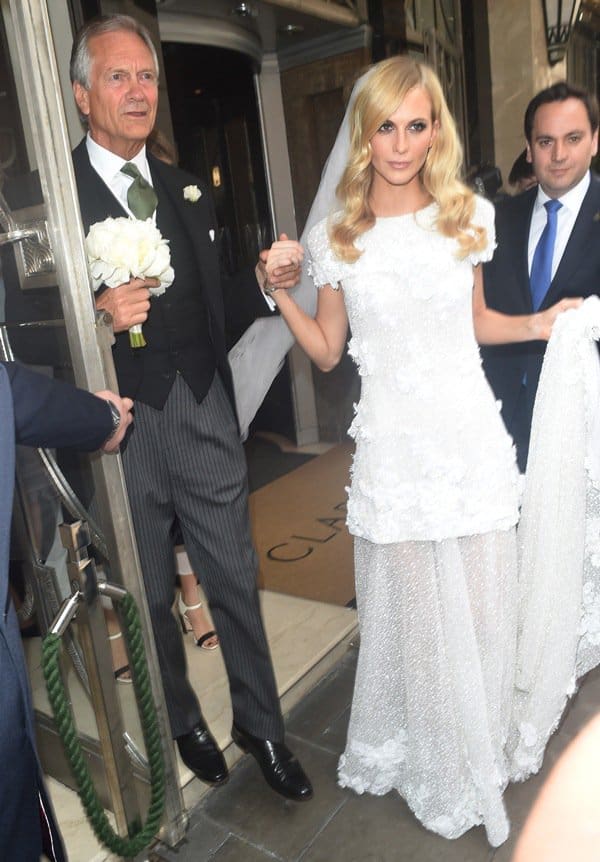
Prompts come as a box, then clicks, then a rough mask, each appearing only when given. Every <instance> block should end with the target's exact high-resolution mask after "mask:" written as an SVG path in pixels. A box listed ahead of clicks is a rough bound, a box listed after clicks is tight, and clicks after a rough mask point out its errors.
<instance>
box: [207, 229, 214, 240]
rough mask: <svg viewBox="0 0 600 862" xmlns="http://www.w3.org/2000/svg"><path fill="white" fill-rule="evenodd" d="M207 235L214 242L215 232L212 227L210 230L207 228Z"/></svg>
mask: <svg viewBox="0 0 600 862" xmlns="http://www.w3.org/2000/svg"><path fill="white" fill-rule="evenodd" d="M208 235H209V237H210V241H211V242H214V241H215V232H214V230H212V228H211V230H209V232H208Z"/></svg>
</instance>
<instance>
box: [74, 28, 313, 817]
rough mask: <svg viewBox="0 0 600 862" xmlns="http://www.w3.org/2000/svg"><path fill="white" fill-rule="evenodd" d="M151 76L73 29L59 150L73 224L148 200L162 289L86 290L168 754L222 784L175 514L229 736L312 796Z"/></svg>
mask: <svg viewBox="0 0 600 862" xmlns="http://www.w3.org/2000/svg"><path fill="white" fill-rule="evenodd" d="M157 68H158V67H157V62H156V54H155V52H154V48H153V46H152V42H151V40H150V37H149V35H148V33H147V31H146V30H145V29H144V28H143V27H141V26H140V25H139V24H138V23H137V22H136V21H134V20H133V19H131V18H128V17H127V16H118V15H113V16H107V17H105V18H101V19H98V20H97V21H95V22H92V23H91V24H88V25H87V26H86V27H85V28H84V29H83V31H82V32H81V33H80V34H79V35H78V36H77V38H76V40H75V44H74V46H73V53H72V57H71V80H72V82H73V91H74V95H75V100H76V102H77V106H78V108H79V111H80V114H81V115H82V117H84V118H85V120H86V121H87V125H88V135H87V137H86V138H85V139H84V140H83V141H82V142H81V144H80V145H79V146H78V147H77V148H76V149H75V151H74V153H73V164H74V167H75V176H76V180H77V187H78V192H79V199H80V205H81V213H82V218H83V223H84V228H85V230H86V231H87V230H88V228H89V226H90V225H91V224H92V223H94V222H97V221H101V220H103V219H105V218H106V217H108V216H113V217H116V216H124V215H128V214H130V215H136V216H138V217H144V218H145V217H146V215H144V214H143V213H140V212H137V211H136V209H137V207H138V202H137V201H139V198H140V197H142V198H145V200H146V202H148V200H150V204H151V206H150V212H152V210H154V213H153V216H152V217H153V218H155V219H156V225H157V227H158V228H159V230H160V231H161V233H162V235H163V236H164V237H165V238H166V239H168V240H169V243H170V251H171V263H172V266H173V268H174V271H175V281H174V283H173V284H172V286H171V287H170V288H169V289H168V290H167V292H166V293H165V294H164V295H163V296H161V297H158V298H154V299H153V300H152V303H150V301H149V293H148V284H147V283H145V282H142V281H140V280H139V279H138V280H132V281H130V282H128V283H127V284H123V285H121V286H120V287H117V288H113V289H107V290H104V291H103V292H99V295H98V297H97V302H96V304H97V307H98V308H103V309H106V310H107V311H108V312H110V314H111V315H112V318H113V326H114V330H115V333H116V344H115V347H114V351H113V354H114V360H115V366H116V370H117V376H118V380H119V387H120V390H121V393H122V394H124V395H129V396H131V397H132V398H134V399H135V402H136V423H135V430H134V432H133V433H132V434H131V436H130V438H129V441H128V443H127V447H126V449H125V451H124V453H123V466H124V471H125V477H126V481H127V488H128V492H129V497H130V502H131V509H132V515H133V521H134V526H135V531H136V536H137V541H138V548H139V552H140V559H141V564H142V570H143V575H144V582H145V586H146V593H147V597H148V602H149V608H150V614H151V618H152V623H153V626H154V634H155V638H156V646H157V651H158V657H159V661H160V667H161V674H162V680H163V686H164V689H165V696H166V702H167V708H168V710H169V719H170V723H171V731H172V734H173V737H174V738H175V739H176V740H177V744H178V747H179V751H180V754H181V756H182V759H183V760H184V762H185V763H186V764H187V765H188V766H189V767H190V768H191V769H192V770H193V772H194V773H195V774H196V775H197V776H198V777H199V778H201V779H202V780H204V781H207V782H209V783H213V784H219V783H221V782H222V781H224V780H226V778H227V767H226V764H225V760H224V758H223V756H222V753H221V752H220V751H219V749H218V747H217V745H216V743H215V740H214V738H213V737H212V735H211V733H210V731H209V730H208V728H207V727H206V724H205V723H204V720H203V717H202V713H201V711H200V706H199V704H198V700H197V697H196V695H195V693H194V691H193V690H192V688H191V686H190V683H189V681H188V679H187V675H186V666H185V655H184V650H183V644H182V640H181V633H180V630H179V627H178V626H177V623H176V620H175V618H174V616H173V613H172V610H171V606H172V604H173V599H174V579H175V572H174V563H173V548H172V542H171V538H170V528H171V526H172V523H173V521H174V519H175V518H177V519H178V521H179V523H180V525H181V528H182V532H183V536H184V540H185V545H186V550H187V552H188V554H189V557H190V560H191V563H192V566H193V569H194V571H195V572H198V573H200V577H201V578H202V583H203V587H204V590H205V592H206V595H207V598H208V601H209V604H210V607H211V611H212V615H213V618H214V621H215V624H216V628H217V630H218V632H219V637H220V641H221V646H222V650H223V657H224V660H225V665H226V668H227V673H228V677H229V686H230V691H231V698H232V706H233V720H234V724H233V728H232V736H233V738H234V740H235V741H236V743H237V744H238V745H239V746H240V747H241V748H243V749H244V750H245V751H249V752H250V753H251V754H253V756H254V757H255V758H256V760H257V761H258V764H259V766H260V768H261V770H262V772H263V774H264V776H265V779H266V780H267V782H268V783H269V784H270V786H271V787H272V788H273V789H274V790H276V791H277V792H278V793H281V794H282V795H283V796H286V797H287V798H290V799H294V800H304V799H308V798H310V796H311V795H312V788H311V785H310V782H309V780H308V778H307V777H306V775H305V774H304V771H303V770H302V767H301V766H300V764H299V763H298V761H297V759H296V758H295V757H294V756H293V755H292V754H291V752H290V751H289V749H288V748H287V747H286V746H285V744H284V729H283V720H282V716H281V711H280V707H279V699H278V695H277V689H276V684H275V679H274V674H273V668H272V664H271V659H270V655H269V649H268V646H267V642H266V638H265V633H264V629H263V624H262V619H261V614H260V608H259V602H258V592H257V587H256V570H257V560H256V555H255V552H254V548H253V546H252V540H251V536H250V526H249V521H248V512H247V482H246V467H245V460H244V454H243V450H242V447H241V444H240V442H239V435H238V429H237V423H236V417H235V406H234V398H233V389H232V381H231V374H230V370H229V366H228V363H227V356H226V350H225V341H224V320H223V317H224V315H223V299H222V285H221V279H220V273H219V255H218V249H217V245H218V243H217V240H218V225H217V221H216V217H215V212H214V209H213V206H212V202H211V199H210V195H209V192H208V191H207V189H206V188H205V187H204V186H203V184H202V183H201V182H199V181H198V180H197V179H196V178H195V177H193V176H190V175H189V174H187V173H184V172H183V171H181V170H179V169H178V168H175V167H172V166H170V165H167V164H164V163H163V162H160V161H158V160H157V159H155V158H153V157H152V156H151V155H150V154H149V153H147V152H146V148H145V142H146V139H147V137H148V135H149V133H150V131H151V130H152V128H153V126H154V121H155V115H156V105H157V98H158V93H157ZM124 166H126V170H125V171H124V172H122V170H121V169H122V168H123V167H124ZM190 185H192V186H195V187H197V190H198V192H200V194H199V195H198V194H193V195H192V196H191V198H192V199H189V197H190V196H189V194H188V195H187V196H186V195H184V188H185V187H186V186H190ZM136 190H137V191H136ZM149 190H150V191H149ZM137 193H139V194H138V199H137V201H136V198H135V194H137ZM153 195H154V203H153V204H152V196H153ZM276 245H277V246H278V249H279V250H281V249H282V247H283V248H285V241H284V242H283V243H278V244H276ZM290 245H291V244H290ZM294 247H295V245H294ZM297 269H298V267H296V269H295V270H294V271H293V273H292V274H291V275H290V273H285V272H282V273H281V283H282V284H283V283H288V284H289V282H290V279H291V282H292V283H294V281H296V280H297V272H296V270H297ZM251 281H252V283H251V284H250V283H247V284H245V285H243V284H242V282H240V285H241V286H245V287H246V290H248V291H252V292H253V293H254V294H255V295H256V297H257V301H258V302H261V303H264V298H263V297H262V296H261V294H260V291H259V288H258V284H257V281H256V278H255V276H254V274H253V273H252V274H251ZM246 282H248V279H246ZM274 284H275V283H273V284H271V285H267V287H270V288H273V287H274ZM136 323H143V324H144V336H145V339H146V342H147V346H146V347H144V348H141V349H139V348H138V349H134V348H132V347H130V345H129V340H128V333H127V330H128V328H129V327H130V326H131V325H132V324H136Z"/></svg>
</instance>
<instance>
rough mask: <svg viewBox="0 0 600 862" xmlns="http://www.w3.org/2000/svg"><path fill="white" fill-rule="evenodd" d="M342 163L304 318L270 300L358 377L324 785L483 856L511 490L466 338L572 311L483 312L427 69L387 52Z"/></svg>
mask: <svg viewBox="0 0 600 862" xmlns="http://www.w3.org/2000/svg"><path fill="white" fill-rule="evenodd" d="M345 149H346V152H347V161H346V163H345V168H344V170H343V173H342V175H341V181H340V183H339V186H338V189H337V196H338V200H337V203H336V210H337V211H336V212H335V214H334V215H332V216H331V217H329V218H328V219H324V220H322V221H320V222H319V223H318V224H317V225H316V226H315V227H314V228H313V230H312V231H311V232H310V235H309V239H308V249H309V254H310V266H311V270H312V275H313V279H314V282H315V284H316V285H317V286H318V287H319V288H320V290H319V295H318V306H317V312H316V317H315V318H314V319H313V318H311V317H310V316H308V315H307V314H306V313H305V312H304V311H302V309H301V308H300V307H299V306H298V304H297V303H296V302H295V301H294V299H293V298H292V296H290V295H289V294H288V293H287V292H286V291H283V290H277V291H274V292H273V293H272V296H273V299H274V300H275V302H276V303H277V305H278V307H279V310H280V312H281V314H282V316H283V317H284V319H285V321H286V322H287V324H288V326H289V327H290V329H291V331H292V333H293V334H294V335H295V337H296V339H297V340H298V342H299V343H300V345H301V346H302V347H303V349H304V350H305V351H306V353H307V354H308V355H309V356H310V357H311V359H312V360H313V361H314V362H315V363H316V364H317V365H318V366H319V368H321V369H322V370H329V369H331V368H333V367H334V366H335V365H336V364H337V362H339V360H340V357H341V355H342V352H343V350H344V347H345V342H346V334H347V329H348V325H349V326H350V329H351V332H352V339H351V341H350V345H349V350H350V353H351V355H352V357H353V358H354V360H355V362H356V364H357V366H358V369H359V373H360V376H361V384H362V393H361V399H360V404H358V405H357V407H356V417H355V419H354V422H353V424H352V427H351V429H350V434H351V435H352V436H353V437H354V439H355V441H356V454H355V457H354V463H353V468H352V483H351V487H350V488H349V489H348V526H349V529H350V531H351V532H352V534H353V535H354V537H355V572H356V594H357V605H358V614H359V623H360V633H361V647H360V655H359V661H358V669H357V677H356V684H355V690H354V699H353V704H352V715H351V719H350V726H349V730H348V741H347V745H346V750H345V752H344V754H343V755H342V757H341V759H340V763H339V781H340V784H341V785H342V786H345V787H350V788H352V789H353V790H355V791H356V792H358V793H363V792H368V793H373V794H384V793H387V792H388V791H390V790H392V789H396V790H397V791H398V792H399V793H400V794H401V795H402V796H403V797H404V799H406V801H407V802H408V804H409V805H410V807H411V808H412V810H413V811H414V812H415V814H416V815H417V817H418V818H419V819H420V820H421V821H422V822H423V824H424V825H425V826H426V827H427V828H429V829H432V830H434V831H435V832H438V833H440V834H441V835H444V836H446V837H449V838H455V837H457V836H459V835H461V834H462V833H463V832H465V831H466V830H467V829H470V828H471V827H472V826H474V825H476V824H481V823H483V824H484V825H485V827H486V830H487V834H488V838H489V841H490V843H491V844H493V845H498V844H500V843H502V842H503V841H504V840H505V839H506V837H507V834H508V821H507V818H506V814H505V811H504V806H503V802H502V793H503V790H504V788H505V786H506V783H507V781H508V779H509V764H508V763H507V758H506V755H505V744H506V742H507V736H508V733H509V721H510V715H511V706H512V699H513V686H514V675H515V645H516V643H515V642H516V611H517V598H518V590H517V559H516V557H517V555H516V542H515V524H516V522H517V519H518V484H519V476H518V471H517V467H516V462H515V454H514V449H513V446H512V441H511V439H510V438H509V436H508V435H507V433H506V431H505V429H504V425H503V423H502V420H501V418H500V414H499V411H498V405H497V404H496V403H495V400H494V396H493V395H492V392H491V390H490V388H489V386H488V384H487V382H486V379H485V377H484V374H483V371H482V368H481V362H480V358H479V352H478V346H477V340H479V341H480V342H486V343H504V342H509V341H527V340H531V339H539V338H548V336H549V333H550V331H551V328H552V324H553V322H554V319H555V317H556V315H557V314H558V312H559V311H561V310H563V309H565V308H568V307H569V305H572V304H575V303H574V302H570V301H563V302H562V303H560V304H559V305H558V306H554V307H553V308H552V309H550V310H548V311H546V312H542V313H538V314H533V315H528V316H522V317H507V316H505V315H501V314H499V313H497V312H495V311H491V310H489V309H487V308H486V306H485V300H484V296H483V288H482V279H481V272H480V270H481V267H480V263H481V261H483V260H487V259H489V258H490V257H491V255H492V254H493V249H494V214H493V207H492V206H491V204H489V203H488V202H487V201H485V200H483V199H481V198H477V197H476V196H475V195H473V193H472V192H471V191H470V190H469V189H468V188H466V187H465V186H464V185H463V184H462V183H461V182H460V181H459V179H458V175H459V171H460V166H461V161H462V156H461V150H460V145H459V142H458V138H457V134H456V131H455V126H454V123H453V120H452V118H451V116H450V114H449V112H448V109H447V106H446V104H445V101H444V98H443V94H442V90H441V87H440V84H439V81H438V80H437V78H436V76H435V74H434V73H433V72H432V71H431V69H429V68H428V67H427V66H425V65H424V64H422V63H420V62H418V61H416V60H414V59H412V58H409V57H406V56H402V57H394V58H392V59H390V60H386V61H383V62H382V63H380V64H378V65H376V66H375V67H373V69H372V70H371V71H370V72H369V73H368V74H367V75H366V76H365V77H364V78H363V79H362V81H361V82H360V85H359V87H358V92H357V94H356V96H355V98H354V101H353V106H352V108H351V113H350V139H349V151H348V146H346V148H345ZM297 254H301V248H300V247H299V246H298V248H297ZM278 263H279V262H278V261H277V260H276V259H273V261H271V259H269V266H270V267H275V266H277V265H278ZM267 289H268V285H267Z"/></svg>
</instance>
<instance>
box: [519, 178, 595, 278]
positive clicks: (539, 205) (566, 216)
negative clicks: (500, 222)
mask: <svg viewBox="0 0 600 862" xmlns="http://www.w3.org/2000/svg"><path fill="white" fill-rule="evenodd" d="M590 182H591V174H590V172H589V171H588V172H587V173H586V174H585V176H584V177H583V179H581V180H580V181H579V182H578V183H577V185H576V186H575V188H572V189H571V190H570V191H568V192H566V194H564V195H562V197H560V198H557V200H559V201H560V202H561V204H562V206H561V208H560V209H559V210H558V214H557V222H556V240H555V242H554V255H553V256H552V278H554V275H555V274H556V270H557V269H558V265H559V263H560V261H561V258H562V256H563V254H564V251H565V248H566V247H567V243H568V242H569V237H570V236H571V232H572V230H573V225H574V224H575V220H576V219H577V216H578V215H579V210H580V209H581V204H582V203H583V199H584V197H585V196H586V194H587V190H588V188H589V187H590ZM549 200H550V198H549V197H548V195H547V194H546V192H545V191H543V189H542V187H541V186H538V193H537V198H536V200H535V204H534V206H533V213H532V216H531V225H530V227H529V244H528V246H527V256H528V261H529V274H530V275H531V264H532V262H533V255H534V253H535V249H536V246H537V244H538V242H539V239H540V237H541V235H542V231H543V230H544V228H545V227H546V221H547V212H546V209H545V207H544V204H545V203H546V201H549Z"/></svg>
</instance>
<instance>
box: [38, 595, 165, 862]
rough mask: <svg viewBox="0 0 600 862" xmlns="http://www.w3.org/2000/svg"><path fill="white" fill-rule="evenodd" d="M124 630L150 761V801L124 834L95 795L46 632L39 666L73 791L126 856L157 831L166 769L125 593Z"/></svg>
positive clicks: (53, 641)
mask: <svg viewBox="0 0 600 862" xmlns="http://www.w3.org/2000/svg"><path fill="white" fill-rule="evenodd" d="M120 609H121V615H120V616H121V620H122V624H123V636H124V638H125V643H126V645H127V651H128V654H129V664H130V666H131V671H132V675H133V682H134V686H135V691H136V695H137V700H138V708H139V713H140V721H141V725H142V731H143V734H144V742H145V744H146V755H147V758H148V763H149V766H150V805H149V808H148V816H147V819H146V823H145V825H144V827H143V828H142V829H138V828H137V827H136V828H134V829H132V828H131V827H130V830H129V837H128V838H122V837H121V836H120V835H118V834H117V833H116V832H115V831H114V829H113V828H112V826H111V824H110V822H109V820H108V818H107V816H106V814H105V812H104V809H103V807H102V805H101V803H100V800H99V799H98V796H97V794H96V790H95V788H94V785H93V782H92V778H91V776H90V773H89V770H88V767H87V763H86V761H85V758H84V756H83V752H82V750H81V745H80V742H79V737H78V735H77V730H76V727H75V722H74V720H73V713H72V711H71V707H70V704H69V701H68V699H67V696H66V693H65V689H64V685H63V680H62V676H61V673H60V668H59V655H60V645H61V639H60V637H59V636H58V635H55V634H48V635H46V637H45V638H44V641H43V644H42V670H43V672H44V677H45V679H46V687H47V689H48V697H49V699H50V704H51V706H52V711H53V713H54V719H55V721H56V725H57V728H58V732H59V734H60V737H61V739H62V742H63V746H64V749H65V753H66V755H67V759H68V761H69V763H70V765H71V769H72V770H73V774H74V776H75V780H76V783H77V792H78V794H79V798H80V799H81V802H82V804H83V807H84V809H85V813H86V815H87V817H88V820H89V821H90V823H91V825H92V828H93V830H94V832H95V834H96V836H97V838H98V839H99V840H100V841H101V842H102V844H104V845H105V846H106V847H108V849H109V850H111V851H112V852H113V853H116V854H117V855H119V856H124V857H125V858H131V857H133V856H136V855H137V854H138V853H140V852H141V851H142V850H143V849H144V848H145V847H147V846H148V844H149V843H150V841H151V840H152V838H153V837H154V836H155V835H156V833H157V831H158V827H159V826H160V822H161V819H162V814H163V809H164V803H165V773H164V761H163V755H162V744H161V738H160V733H159V729H158V722H157V720H156V710H155V706H154V701H153V699H152V690H151V688H150V678H149V676H148V665H147V663H146V655H145V651H144V641H143V638H142V631H141V626H140V618H139V614H138V611H137V607H136V605H135V602H134V601H133V598H132V597H131V596H130V595H129V593H128V594H127V595H126V596H125V597H124V598H123V599H121V600H120Z"/></svg>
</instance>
